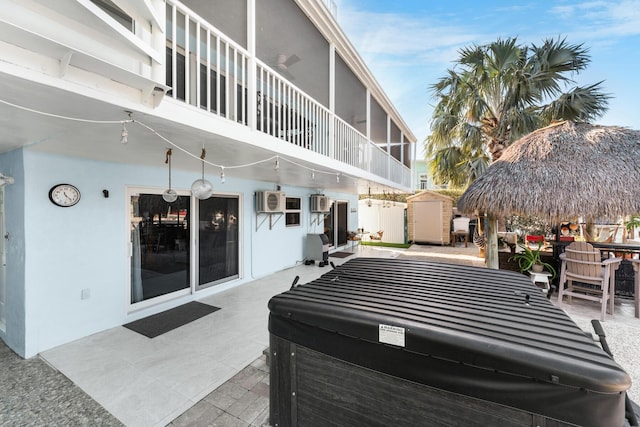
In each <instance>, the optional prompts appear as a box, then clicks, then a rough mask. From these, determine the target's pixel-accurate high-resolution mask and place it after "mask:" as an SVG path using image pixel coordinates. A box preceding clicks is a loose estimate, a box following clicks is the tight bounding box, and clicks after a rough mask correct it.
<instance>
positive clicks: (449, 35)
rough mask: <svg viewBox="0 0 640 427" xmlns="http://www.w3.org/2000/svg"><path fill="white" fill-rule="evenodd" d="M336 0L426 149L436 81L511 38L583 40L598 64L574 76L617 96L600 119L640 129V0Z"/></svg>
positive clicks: (353, 37)
mask: <svg viewBox="0 0 640 427" xmlns="http://www.w3.org/2000/svg"><path fill="white" fill-rule="evenodd" d="M334 1H335V3H336V5H337V10H338V11H337V15H338V22H339V23H340V26H341V27H342V29H343V30H344V32H345V33H346V35H347V37H348V38H349V40H350V41H351V43H352V44H353V45H354V47H355V48H356V50H357V51H358V52H359V53H360V55H361V56H362V58H363V59H364V61H365V63H366V64H367V65H368V66H369V69H370V70H371V72H372V73H373V75H374V76H375V77H376V79H377V80H378V82H379V83H380V85H381V86H382V88H383V90H384V91H385V92H386V94H387V96H388V97H389V99H391V101H392V102H393V104H394V105H395V107H396V109H397V110H398V112H399V113H400V115H401V116H402V117H403V119H404V120H405V122H406V123H407V125H408V126H409V127H410V129H411V130H412V131H413V133H414V134H415V136H416V137H417V144H418V147H419V148H421V147H422V145H423V141H424V139H425V138H426V137H427V136H428V135H429V133H430V131H429V124H430V121H431V114H432V111H433V105H434V103H435V100H434V99H433V98H432V96H431V93H430V86H431V85H433V84H434V83H436V82H437V81H438V80H439V79H440V78H442V77H444V76H445V74H446V72H447V70H448V69H450V68H452V67H453V66H454V62H455V60H456V59H457V58H458V52H459V50H460V49H461V48H463V47H468V46H472V45H474V44H477V45H482V44H487V43H490V42H493V41H495V40H497V39H498V38H502V39H505V38H509V37H517V38H518V41H519V43H521V44H524V45H531V44H536V45H540V44H542V43H543V41H544V40H546V39H548V38H556V39H557V38H558V37H561V38H566V40H567V42H568V43H569V44H582V45H583V47H584V48H586V49H588V55H589V56H590V58H591V63H590V64H589V66H588V67H587V69H586V70H584V71H582V72H581V73H580V74H577V75H573V76H572V78H573V79H574V80H575V81H576V84H578V85H581V86H582V85H590V84H594V83H597V82H599V81H603V83H602V91H603V92H605V93H607V94H609V95H610V96H611V99H610V100H609V110H608V111H607V113H606V114H605V115H604V116H602V117H601V118H599V119H597V120H595V121H594V123H596V124H602V125H616V126H625V127H629V128H632V129H636V130H640V108H638V103H639V102H640V78H639V77H638V76H639V75H640V73H639V71H638V70H639V68H640V0H624V1H611V0H607V1H573V0H560V1H530V2H527V1H521V2H515V1H511V2H508V1H500V0H483V1H477V0H468V1H461V0H446V1H441V0H334ZM417 154H418V158H420V156H421V151H420V149H419V150H418V151H417Z"/></svg>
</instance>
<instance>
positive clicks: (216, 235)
mask: <svg viewBox="0 0 640 427" xmlns="http://www.w3.org/2000/svg"><path fill="white" fill-rule="evenodd" d="M238 205H239V199H238V197H237V196H213V197H211V198H209V199H206V200H200V201H198V220H199V226H198V236H199V238H198V270H197V271H198V287H208V286H212V285H215V284H218V283H221V282H226V281H228V280H232V279H235V278H237V277H238V271H239V270H238V268H239V267H238V258H239V245H238V225H239V224H238Z"/></svg>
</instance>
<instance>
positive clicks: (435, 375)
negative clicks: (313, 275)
mask: <svg viewBox="0 0 640 427" xmlns="http://www.w3.org/2000/svg"><path fill="white" fill-rule="evenodd" d="M269 309H270V316H269V331H270V367H271V379H270V420H271V424H272V425H274V426H275V425H277V426H279V427H283V426H295V425H354V426H355V425H367V426H383V425H394V426H415V425H453V424H455V425H482V426H485V425H501V426H505V425H530V426H539V425H546V426H569V425H581V426H604V425H606V426H623V425H625V397H626V391H627V390H628V389H629V387H630V386H631V383H630V378H629V376H628V375H627V373H626V372H625V371H624V370H623V369H622V368H621V367H620V366H619V365H617V364H616V362H614V361H613V359H612V358H611V357H609V356H608V355H607V354H606V353H605V352H604V351H603V350H602V348H600V346H598V345H596V344H595V343H594V342H593V340H592V339H591V338H590V337H587V335H585V333H584V332H583V331H582V330H581V329H580V328H578V326H577V325H576V324H575V323H574V322H573V321H572V320H571V319H570V318H569V317H568V316H567V315H566V314H565V313H564V312H563V311H562V310H560V309H559V308H557V307H555V306H553V305H552V304H551V303H550V302H549V301H548V300H547V299H546V298H545V296H544V295H543V294H542V293H541V292H540V291H539V289H538V288H537V287H535V286H534V285H533V284H532V283H531V282H530V280H528V279H527V278H526V277H525V276H523V275H521V274H518V273H515V272H511V271H504V270H491V269H486V268H479V267H471V266H461V265H451V264H441V263H434V262H424V261H414V260H399V259H379V258H378V259H373V258H356V259H353V260H350V261H348V262H346V263H344V264H342V265H340V266H337V267H336V268H334V269H333V270H331V271H329V272H327V273H325V274H324V275H323V276H321V277H320V278H318V279H316V280H314V281H312V282H309V283H307V284H304V285H299V286H293V287H292V289H290V290H289V291H286V292H284V293H282V294H279V295H276V296H275V297H273V298H272V299H271V300H270V302H269Z"/></svg>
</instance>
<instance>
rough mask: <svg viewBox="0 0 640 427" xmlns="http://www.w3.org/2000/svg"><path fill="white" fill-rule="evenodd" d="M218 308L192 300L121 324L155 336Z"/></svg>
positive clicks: (147, 335)
mask: <svg viewBox="0 0 640 427" xmlns="http://www.w3.org/2000/svg"><path fill="white" fill-rule="evenodd" d="M218 310H220V308H219V307H214V306H212V305H209V304H203V303H201V302H197V301H192V302H189V303H187V304H183V305H180V306H178V307H176V308H172V309H171V310H167V311H163V312H162V313H158V314H154V315H152V316H148V317H145V318H142V319H139V320H136V321H134V322H131V323H127V324H126V325H122V326H124V327H125V328H128V329H131V330H132V331H134V332H137V333H139V334H142V335H144V336H145V337H149V338H155V337H157V336H159V335H162V334H164V333H165V332H169V331H172V330H174V329H176V328H179V327H180V326H183V325H186V324H187V323H189V322H193V321H194V320H197V319H199V318H201V317H204V316H206V315H207V314H211V313H213V312H214V311H218Z"/></svg>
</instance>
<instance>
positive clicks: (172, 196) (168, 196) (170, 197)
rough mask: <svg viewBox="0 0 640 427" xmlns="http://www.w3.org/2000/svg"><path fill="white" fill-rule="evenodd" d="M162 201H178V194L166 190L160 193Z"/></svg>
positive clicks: (169, 189) (172, 190)
mask: <svg viewBox="0 0 640 427" xmlns="http://www.w3.org/2000/svg"><path fill="white" fill-rule="evenodd" d="M162 199H163V200H164V201H165V202H167V203H173V202H175V201H176V200H178V193H176V190H174V189H172V188H168V189H166V190H164V193H162Z"/></svg>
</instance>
